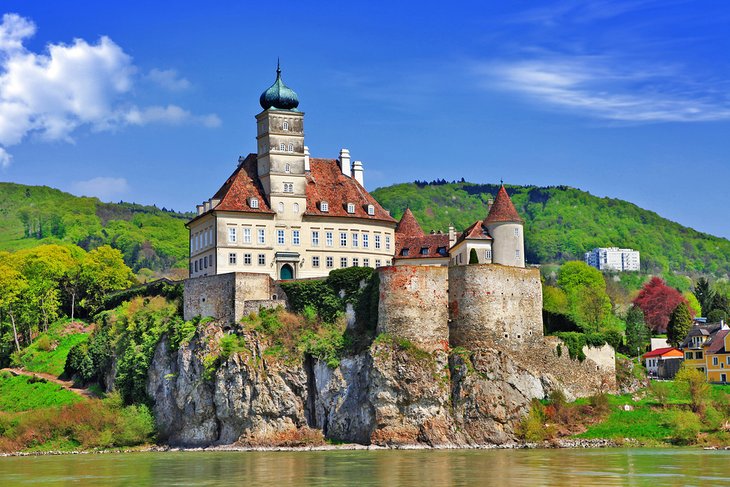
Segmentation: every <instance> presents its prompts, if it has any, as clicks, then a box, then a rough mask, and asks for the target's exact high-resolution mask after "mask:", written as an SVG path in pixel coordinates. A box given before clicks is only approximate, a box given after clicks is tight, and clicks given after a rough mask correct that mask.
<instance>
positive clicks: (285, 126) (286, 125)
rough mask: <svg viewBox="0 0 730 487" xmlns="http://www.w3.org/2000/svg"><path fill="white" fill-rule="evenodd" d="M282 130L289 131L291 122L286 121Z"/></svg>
mask: <svg viewBox="0 0 730 487" xmlns="http://www.w3.org/2000/svg"><path fill="white" fill-rule="evenodd" d="M281 130H289V122H287V121H286V120H284V123H282V124H281Z"/></svg>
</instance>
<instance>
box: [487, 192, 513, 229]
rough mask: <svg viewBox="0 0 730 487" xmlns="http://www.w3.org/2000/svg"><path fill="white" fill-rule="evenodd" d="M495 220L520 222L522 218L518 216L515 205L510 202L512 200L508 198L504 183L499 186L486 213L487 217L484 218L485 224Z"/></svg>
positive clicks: (495, 221)
mask: <svg viewBox="0 0 730 487" xmlns="http://www.w3.org/2000/svg"><path fill="white" fill-rule="evenodd" d="M497 222H519V223H522V218H520V214H519V213H517V210H516V209H515V205H513V204H512V200H511V199H510V197H509V194H507V190H506V189H504V185H502V187H501V188H499V191H498V192H497V197H496V198H494V204H493V205H492V208H491V209H490V210H489V214H488V215H487V219H486V220H484V223H485V224H489V223H497Z"/></svg>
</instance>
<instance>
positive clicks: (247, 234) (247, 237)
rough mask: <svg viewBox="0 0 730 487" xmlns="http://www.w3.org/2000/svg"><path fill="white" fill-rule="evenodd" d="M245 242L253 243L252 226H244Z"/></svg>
mask: <svg viewBox="0 0 730 487" xmlns="http://www.w3.org/2000/svg"><path fill="white" fill-rule="evenodd" d="M243 243H248V244H250V243H251V229H250V228H244V229H243Z"/></svg>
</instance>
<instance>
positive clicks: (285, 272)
mask: <svg viewBox="0 0 730 487" xmlns="http://www.w3.org/2000/svg"><path fill="white" fill-rule="evenodd" d="M279 278H280V279H281V280H282V281H284V280H287V279H294V269H292V266H290V265H289V264H284V265H283V266H281V271H279Z"/></svg>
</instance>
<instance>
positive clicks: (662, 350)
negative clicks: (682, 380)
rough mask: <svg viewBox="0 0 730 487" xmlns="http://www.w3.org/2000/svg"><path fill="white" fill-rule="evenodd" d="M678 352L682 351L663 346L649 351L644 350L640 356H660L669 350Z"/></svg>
mask: <svg viewBox="0 0 730 487" xmlns="http://www.w3.org/2000/svg"><path fill="white" fill-rule="evenodd" d="M672 351H674V352H679V353H680V354H681V353H682V351H681V350H679V349H678V348H674V347H664V348H657V349H656V350H652V351H651V352H646V353H645V354H644V355H642V356H641V358H651V357H661V356H662V355H665V354H667V353H669V352H672Z"/></svg>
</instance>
